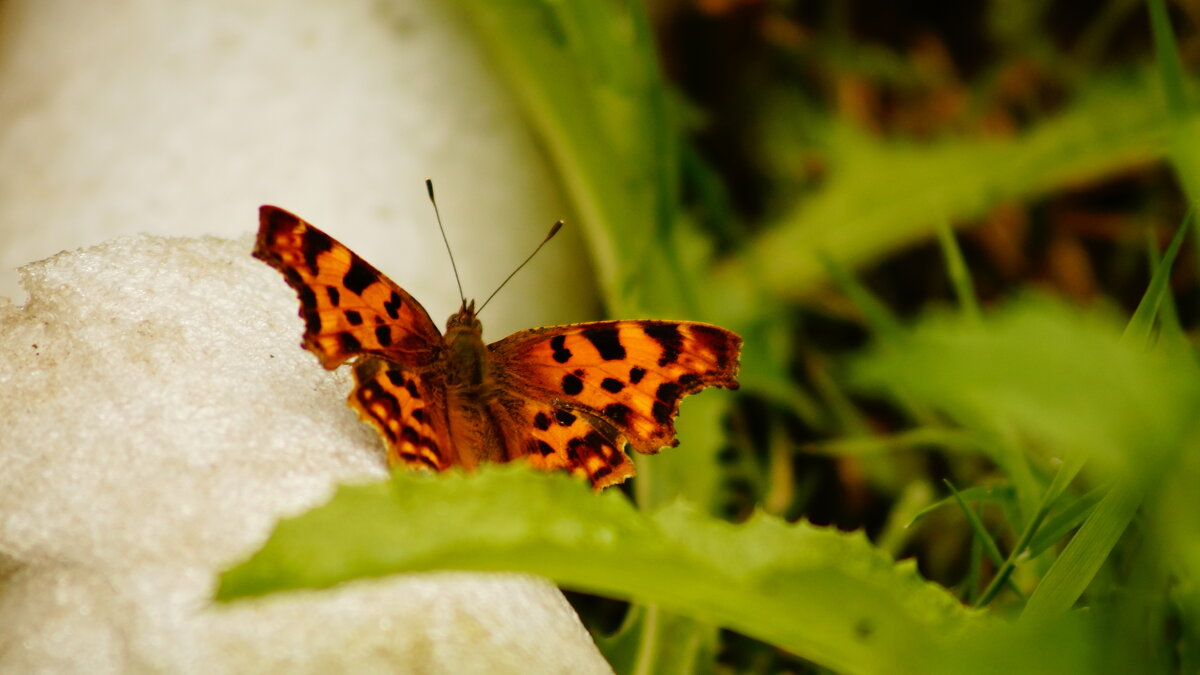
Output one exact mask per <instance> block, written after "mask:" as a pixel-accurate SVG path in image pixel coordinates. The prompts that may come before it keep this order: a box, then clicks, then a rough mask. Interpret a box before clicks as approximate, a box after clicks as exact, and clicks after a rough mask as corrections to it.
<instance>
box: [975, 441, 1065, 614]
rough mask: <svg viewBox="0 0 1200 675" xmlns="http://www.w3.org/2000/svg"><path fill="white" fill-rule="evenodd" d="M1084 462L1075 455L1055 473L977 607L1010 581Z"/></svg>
mask: <svg viewBox="0 0 1200 675" xmlns="http://www.w3.org/2000/svg"><path fill="white" fill-rule="evenodd" d="M1083 464H1084V460H1083V458H1082V457H1079V456H1073V458H1072V459H1069V460H1068V461H1066V462H1064V463H1063V465H1062V466H1061V467H1059V469H1058V473H1056V474H1055V475H1054V480H1053V481H1051V483H1050V487H1048V488H1046V492H1045V493H1044V494H1043V495H1042V502H1041V504H1040V505H1039V506H1038V509H1037V511H1035V512H1034V514H1033V517H1032V518H1031V519H1030V520H1029V522H1028V523H1027V524H1026V526H1025V529H1024V530H1023V531H1022V532H1021V536H1020V537H1019V538H1018V539H1017V543H1016V545H1014V546H1013V549H1012V551H1011V552H1010V553H1009V554H1008V558H1007V559H1005V561H1004V564H1002V565H1001V566H1000V569H998V570H996V576H995V577H993V578H992V581H991V583H990V584H988V587H987V588H986V589H984V591H983V593H982V594H981V595H980V596H979V601H978V602H976V603H975V606H976V607H983V606H985V605H987V603H989V602H991V601H992V598H994V597H995V596H996V593H998V592H1000V587H1001V585H1003V584H1004V583H1006V582H1007V581H1008V578H1009V576H1010V575H1011V574H1012V571H1013V569H1015V568H1016V565H1017V562H1018V561H1019V560H1024V559H1025V558H1026V557H1027V549H1028V547H1029V542H1030V541H1031V540H1032V539H1033V536H1034V535H1035V534H1037V531H1038V528H1039V527H1041V524H1042V521H1043V520H1045V518H1046V516H1047V514H1049V512H1050V507H1051V506H1052V505H1053V504H1054V502H1055V501H1057V500H1058V498H1059V497H1060V496H1061V495H1062V493H1063V492H1064V491H1066V489H1067V488H1068V487H1070V485H1071V482H1072V481H1074V480H1075V476H1077V475H1079V471H1080V470H1081V469H1082V468H1083ZM1039 587H1040V585H1039Z"/></svg>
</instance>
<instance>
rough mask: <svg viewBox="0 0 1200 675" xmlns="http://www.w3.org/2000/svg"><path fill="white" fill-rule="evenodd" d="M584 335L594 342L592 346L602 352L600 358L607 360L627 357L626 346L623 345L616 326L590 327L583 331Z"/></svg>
mask: <svg viewBox="0 0 1200 675" xmlns="http://www.w3.org/2000/svg"><path fill="white" fill-rule="evenodd" d="M583 337H585V338H587V339H588V341H589V342H591V343H592V346H594V347H595V348H596V351H597V352H599V353H600V358H602V359H604V360H605V361H616V360H617V359H623V358H625V347H624V346H622V345H621V337H620V335H619V334H618V332H617V329H616V328H613V327H611V326H600V327H598V328H589V329H587V330H585V331H583Z"/></svg>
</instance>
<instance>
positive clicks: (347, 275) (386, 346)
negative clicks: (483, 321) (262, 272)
mask: <svg viewBox="0 0 1200 675" xmlns="http://www.w3.org/2000/svg"><path fill="white" fill-rule="evenodd" d="M254 257H256V258H258V259H260V260H263V261H264V262H266V263H268V264H270V265H271V266H272V267H274V268H275V269H277V270H279V271H280V272H282V273H283V276H284V277H285V278H286V279H287V282H288V284H289V285H290V286H291V287H292V288H294V289H295V290H296V293H298V294H299V296H300V316H301V317H302V318H303V319H304V325H305V329H304V346H305V348H307V349H308V350H309V351H311V352H313V353H314V354H316V355H317V358H319V359H320V360H321V364H322V365H324V366H325V367H326V368H328V369H330V370H332V369H334V368H337V367H338V366H339V365H340V364H341V363H342V362H344V361H346V360H347V359H349V358H352V357H354V356H358V355H360V354H370V355H375V356H382V357H384V358H387V359H390V360H392V361H396V362H398V363H401V364H404V365H407V366H422V365H427V364H429V363H431V362H432V361H433V360H434V359H436V358H437V355H438V350H440V348H441V345H442V336H441V333H440V332H439V331H438V329H437V326H436V325H434V323H433V321H432V320H431V319H430V318H429V314H428V313H426V312H425V308H424V307H421V305H420V303H418V302H417V301H416V300H414V299H413V297H412V296H411V295H409V294H408V293H406V292H404V290H403V289H401V288H400V287H398V286H396V284H394V283H392V281H391V280H389V279H388V278H387V277H385V276H384V275H383V274H381V273H380V272H379V270H376V269H375V268H374V267H372V266H371V265H370V264H368V263H367V262H366V261H365V260H363V259H362V258H360V257H358V256H357V255H355V254H354V253H353V252H352V251H351V250H350V249H348V248H346V247H345V246H343V245H342V244H340V243H338V242H337V241H336V240H335V239H334V238H333V237H330V236H329V235H327V234H325V233H324V232H322V231H320V230H318V229H317V228H315V227H313V226H312V225H310V224H309V223H307V222H305V221H304V220H302V219H301V218H299V217H297V216H295V215H293V214H291V213H288V212H287V211H284V210H283V209H281V208H278V207H275V206H263V207H262V208H261V209H259V229H258V241H257V243H256V244H255V247H254Z"/></svg>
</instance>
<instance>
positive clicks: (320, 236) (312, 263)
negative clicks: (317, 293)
mask: <svg viewBox="0 0 1200 675" xmlns="http://www.w3.org/2000/svg"><path fill="white" fill-rule="evenodd" d="M301 247H302V250H303V251H304V264H305V265H306V266H307V267H308V270H309V273H311V274H312V275H313V276H314V277H315V276H317V272H318V270H319V265H318V264H317V258H318V257H320V255H321V254H322V253H324V252H326V251H328V250H330V249H332V248H333V240H332V239H330V238H329V235H327V234H325V233H324V232H319V231H317V230H314V229H313V228H311V227H309V228H305V230H304V243H303V244H302V245H301ZM336 304H337V303H334V305H336Z"/></svg>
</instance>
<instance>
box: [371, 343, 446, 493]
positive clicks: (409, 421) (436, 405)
mask: <svg viewBox="0 0 1200 675" xmlns="http://www.w3.org/2000/svg"><path fill="white" fill-rule="evenodd" d="M354 381H355V387H354V390H353V391H352V392H351V393H350V398H349V402H350V407H352V408H354V409H355V410H357V411H358V414H359V416H360V417H362V418H363V419H364V420H366V421H367V422H370V423H371V425H372V426H374V427H375V428H376V429H378V430H379V433H380V434H381V435H382V436H383V438H384V440H385V442H386V443H387V449H388V464H389V465H393V466H394V465H396V464H406V465H409V466H418V467H424V468H426V469H434V470H436V471H443V470H445V469H448V468H450V467H451V466H452V465H454V463H455V458H456V456H457V455H456V453H455V451H454V447H453V446H452V444H451V441H450V432H449V423H448V420H447V410H448V409H447V406H446V387H445V384H444V383H443V381H442V380H441V378H440V377H438V376H437V375H436V374H435V373H432V372H425V373H417V372H415V371H410V370H406V369H404V368H402V367H400V366H398V365H397V364H394V363H389V362H388V361H385V360H383V359H379V358H375V357H371V356H365V357H363V358H361V359H359V360H358V361H356V362H355V364H354Z"/></svg>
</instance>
